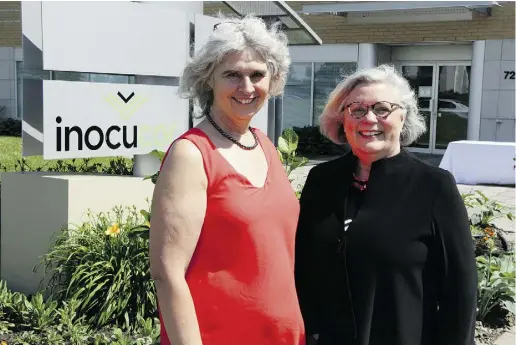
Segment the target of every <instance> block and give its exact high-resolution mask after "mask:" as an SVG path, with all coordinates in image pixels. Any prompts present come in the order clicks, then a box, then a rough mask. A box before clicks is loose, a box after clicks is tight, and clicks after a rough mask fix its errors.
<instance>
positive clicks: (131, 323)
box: [0, 281, 160, 345]
mask: <svg viewBox="0 0 516 345" xmlns="http://www.w3.org/2000/svg"><path fill="white" fill-rule="evenodd" d="M79 306H80V303H79V302H78V301H77V300H74V299H71V300H68V301H63V302H61V303H57V302H56V301H52V300H51V299H48V300H47V301H44V300H43V297H42V295H41V294H40V293H37V294H35V295H34V296H31V297H30V298H28V297H26V296H25V295H23V294H20V293H16V292H15V293H13V292H11V291H9V290H8V289H7V285H6V284H5V282H4V281H0V344H4V343H2V341H4V342H5V343H7V344H9V345H25V344H27V345H39V344H48V345H86V344H87V345H90V344H91V345H153V344H159V335H160V324H159V319H157V318H154V317H153V318H143V317H141V316H139V315H138V316H137V317H136V319H132V320H131V319H130V318H129V315H128V314H125V316H124V325H123V328H124V329H122V328H120V327H117V326H116V325H108V326H106V327H102V328H96V327H94V326H92V325H89V324H87V322H86V317H85V315H82V314H81V312H80V311H79Z"/></svg>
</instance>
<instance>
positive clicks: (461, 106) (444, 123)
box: [434, 64, 471, 153]
mask: <svg viewBox="0 0 516 345" xmlns="http://www.w3.org/2000/svg"><path fill="white" fill-rule="evenodd" d="M437 68H438V74H437V77H438V80H437V85H438V89H437V116H436V118H435V140H434V143H435V144H434V151H435V152H437V153H444V151H445V150H446V148H447V147H448V144H449V143H450V142H451V141H456V140H466V139H467V137H468V115H469V77H470V75H471V65H457V64H450V65H444V64H443V65H438V66H437Z"/></svg>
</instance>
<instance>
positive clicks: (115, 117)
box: [43, 80, 188, 159]
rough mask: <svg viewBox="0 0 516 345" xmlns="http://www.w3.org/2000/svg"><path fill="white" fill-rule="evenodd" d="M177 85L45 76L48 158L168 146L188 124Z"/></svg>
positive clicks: (115, 153) (129, 152)
mask: <svg viewBox="0 0 516 345" xmlns="http://www.w3.org/2000/svg"><path fill="white" fill-rule="evenodd" d="M176 90H177V88H176V87H172V86H157V85H134V84H107V83H106V84H104V83H102V84H101V83H82V82H66V81H57V80H51V81H44V92H43V94H44V157H45V159H55V158H85V157H105V156H130V155H134V154H145V153H148V152H150V151H152V150H154V149H158V150H164V149H166V148H167V147H168V145H170V143H171V142H172V141H173V140H174V139H175V138H176V137H177V136H178V135H180V134H181V133H183V132H184V131H186V130H187V129H188V101H186V100H182V99H179V97H178V96H177V92H176Z"/></svg>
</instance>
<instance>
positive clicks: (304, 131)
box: [293, 126, 349, 155]
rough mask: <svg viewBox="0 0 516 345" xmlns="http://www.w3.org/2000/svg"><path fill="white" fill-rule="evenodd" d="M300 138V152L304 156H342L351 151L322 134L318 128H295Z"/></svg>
mask: <svg viewBox="0 0 516 345" xmlns="http://www.w3.org/2000/svg"><path fill="white" fill-rule="evenodd" d="M293 130H294V131H295V132H296V133H297V135H298V136H299V145H298V151H299V153H300V154H303V155H341V154H344V153H346V152H348V151H349V147H348V146H347V145H344V146H339V145H336V144H334V143H333V142H331V141H330V140H328V138H326V137H325V136H323V135H322V134H321V131H320V129H319V127H318V126H306V127H302V128H301V127H294V128H293Z"/></svg>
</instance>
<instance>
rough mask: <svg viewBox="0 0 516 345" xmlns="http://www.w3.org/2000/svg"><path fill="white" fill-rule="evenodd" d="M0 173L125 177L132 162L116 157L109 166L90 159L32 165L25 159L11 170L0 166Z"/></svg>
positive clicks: (130, 170) (129, 171)
mask: <svg viewBox="0 0 516 345" xmlns="http://www.w3.org/2000/svg"><path fill="white" fill-rule="evenodd" d="M0 171H16V172H26V171H44V172H66V173H86V174H103V175H122V176H126V175H132V174H133V160H132V159H129V158H124V157H116V158H114V159H111V160H110V161H109V164H105V163H104V164H103V163H101V162H98V161H94V160H92V159H91V158H81V159H75V158H74V159H71V160H62V159H58V160H56V161H55V162H52V163H47V164H37V165H32V164H30V163H29V161H28V160H27V159H26V158H21V159H18V160H16V162H15V163H14V168H12V169H10V168H8V167H5V166H3V165H2V164H0Z"/></svg>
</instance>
